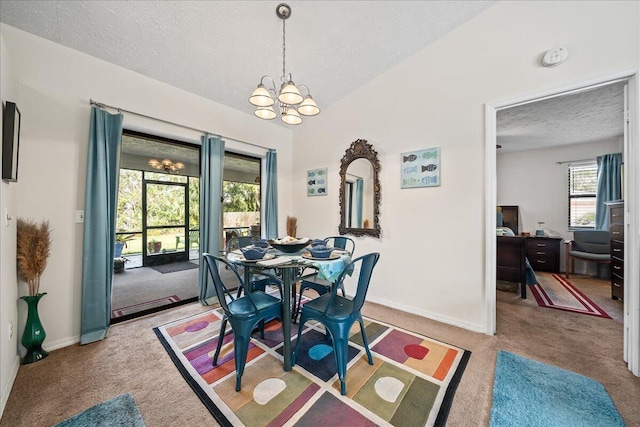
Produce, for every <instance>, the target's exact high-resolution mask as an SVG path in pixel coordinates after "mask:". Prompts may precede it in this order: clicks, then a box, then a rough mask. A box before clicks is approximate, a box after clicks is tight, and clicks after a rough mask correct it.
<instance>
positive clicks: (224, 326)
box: [213, 316, 227, 366]
mask: <svg viewBox="0 0 640 427" xmlns="http://www.w3.org/2000/svg"><path fill="white" fill-rule="evenodd" d="M225 329H227V316H224V317H223V318H222V323H221V324H220V336H219V337H218V345H217V347H216V352H215V354H214V355H213V366H216V365H217V364H218V356H219V355H220V349H221V348H222V341H224V331H225Z"/></svg>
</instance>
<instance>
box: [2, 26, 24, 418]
mask: <svg viewBox="0 0 640 427" xmlns="http://www.w3.org/2000/svg"><path fill="white" fill-rule="evenodd" d="M0 58H1V59H2V60H1V61H0V98H2V107H3V108H4V105H5V102H6V101H11V102H15V103H17V102H18V81H17V79H16V76H15V73H14V70H13V63H12V58H11V57H10V55H9V53H8V52H7V45H6V43H5V40H4V37H2V34H1V33H0ZM20 107H21V106H20V105H19V104H18V108H20ZM3 112H4V110H3ZM0 129H2V114H0ZM21 172H22V171H21V170H18V177H19V178H21V175H20V173H21ZM15 188H16V184H14V183H8V182H5V181H0V216H1V217H2V219H1V221H0V415H2V412H3V411H4V407H5V404H6V403H7V398H8V397H9V392H10V391H11V386H12V385H13V380H14V378H15V376H16V374H17V373H18V367H19V364H20V359H19V357H18V339H17V337H18V327H17V319H18V287H17V286H16V281H17V278H16V261H15V259H16V221H15V215H16V210H15V203H14V194H15ZM5 210H6V211H5ZM5 212H8V213H9V215H11V216H12V217H13V218H14V220H12V221H9V223H8V225H5ZM10 324H11V325H12V327H11V328H12V329H13V334H11V335H10V334H9V329H10Z"/></svg>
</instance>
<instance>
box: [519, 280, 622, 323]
mask: <svg viewBox="0 0 640 427" xmlns="http://www.w3.org/2000/svg"><path fill="white" fill-rule="evenodd" d="M536 277H537V278H538V283H536V284H535V285H531V293H532V294H533V296H534V298H535V299H536V301H537V302H538V305H539V306H540V307H547V308H555V309H558V310H565V311H571V312H574V313H582V314H588V315H590V316H598V317H604V318H606V319H611V316H609V315H608V314H607V313H606V312H605V311H604V310H603V309H601V308H600V307H598V306H597V305H596V303H594V302H593V301H591V300H590V299H589V298H587V296H586V295H585V294H583V293H582V292H580V291H579V290H578V289H577V288H576V287H575V286H574V285H573V284H572V283H571V282H570V281H569V280H568V279H566V278H565V277H563V276H561V275H560V274H549V273H540V272H538V273H537V274H536Z"/></svg>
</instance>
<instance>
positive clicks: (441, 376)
mask: <svg viewBox="0 0 640 427" xmlns="http://www.w3.org/2000/svg"><path fill="white" fill-rule="evenodd" d="M219 310H220V309H217V310H212V311H209V312H206V313H200V314H198V315H194V316H191V317H189V318H186V319H181V320H177V321H175V322H172V323H169V324H166V325H163V326H160V327H157V328H154V331H155V333H156V335H157V336H158V338H159V339H160V341H161V342H162V344H163V346H164V347H165V349H166V351H167V352H168V353H169V356H170V357H171V359H172V360H173V362H174V363H175V365H176V367H177V368H178V370H179V371H180V373H181V374H182V376H183V377H184V378H185V380H186V381H187V382H188V383H189V385H190V386H191V388H192V389H193V390H194V392H195V393H196V394H197V395H198V397H199V398H200V400H201V401H202V402H203V403H204V405H205V406H206V407H207V408H208V409H209V411H210V412H211V414H212V415H213V416H214V417H215V418H216V420H217V421H218V422H219V423H220V424H221V425H223V426H244V425H251V426H282V425H284V424H285V423H286V424H287V425H292V426H294V425H299V426H302V425H305V426H307V425H308V426H321V425H331V426H348V427H351V426H373V425H383V426H385V425H386V426H389V425H397V426H400V425H401V426H425V425H429V426H430V425H436V426H442V425H444V424H445V422H446V419H447V416H448V413H449V409H450V406H451V402H452V400H453V395H454V393H455V391H456V388H457V386H458V382H459V381H460V378H461V376H462V373H463V371H464V369H465V367H466V364H467V361H468V359H469V356H470V354H471V353H470V352H469V351H466V350H463V349H460V348H457V347H454V346H451V345H448V344H445V343H442V342H439V341H436V340H433V339H431V338H427V337H424V336H421V335H418V334H415V333H412V332H409V331H406V330H402V329H400V328H397V327H395V326H392V325H388V324H384V323H382V322H378V321H375V320H371V319H367V318H365V328H366V333H367V336H368V338H369V348H370V349H371V353H372V355H373V359H374V366H370V365H369V364H368V363H367V361H366V355H365V352H364V348H363V347H362V346H361V344H362V341H361V335H360V333H359V326H358V325H357V323H356V325H355V327H354V328H353V329H352V330H351V332H352V336H351V339H350V341H349V364H348V371H347V393H348V394H347V396H342V395H341V394H340V381H339V380H338V376H337V373H336V367H335V359H334V355H333V350H332V348H331V346H330V345H327V341H326V339H325V337H324V334H323V333H322V331H323V329H322V326H321V325H320V324H311V323H307V324H306V325H305V329H304V331H303V333H304V335H303V337H304V338H303V341H302V344H301V351H300V354H299V356H298V358H297V364H296V365H295V366H294V368H293V369H292V370H291V371H290V372H285V371H284V369H283V357H282V326H281V324H280V322H279V321H278V320H272V321H271V322H269V323H267V324H266V325H265V339H257V338H255V337H259V334H257V333H255V334H254V338H252V340H251V344H250V347H249V353H248V356H247V364H246V367H245V372H244V375H243V377H242V390H241V391H240V392H236V391H235V381H236V379H235V361H234V359H233V357H234V352H233V335H232V334H231V332H230V330H229V332H227V334H226V336H225V339H224V341H223V342H224V345H223V347H222V351H221V353H220V358H219V360H218V366H216V367H214V366H212V365H211V363H212V358H213V354H214V352H215V349H216V344H217V341H218V333H219V328H220V321H221V318H222V314H221V312H220V311H219ZM291 329H292V337H294V338H295V337H296V336H297V335H296V334H297V330H298V324H293V325H292V328H291ZM294 346H295V339H294V340H293V343H292V348H294Z"/></svg>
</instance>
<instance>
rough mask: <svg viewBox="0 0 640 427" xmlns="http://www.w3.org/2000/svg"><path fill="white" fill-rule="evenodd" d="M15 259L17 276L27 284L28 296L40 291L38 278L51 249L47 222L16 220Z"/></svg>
mask: <svg viewBox="0 0 640 427" xmlns="http://www.w3.org/2000/svg"><path fill="white" fill-rule="evenodd" d="M17 226H18V229H17V247H16V259H17V262H18V276H19V277H20V278H21V279H23V280H24V281H25V282H27V286H28V292H29V296H36V295H38V293H39V290H40V276H42V272H43V271H44V269H45V267H46V266H47V258H48V257H49V253H50V249H51V232H50V229H49V222H48V221H42V222H40V223H36V222H34V221H31V220H28V219H23V218H18V223H17Z"/></svg>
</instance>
